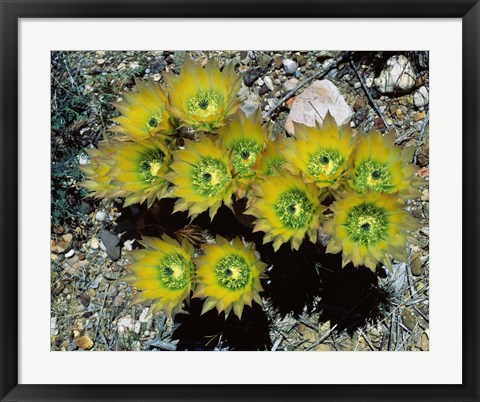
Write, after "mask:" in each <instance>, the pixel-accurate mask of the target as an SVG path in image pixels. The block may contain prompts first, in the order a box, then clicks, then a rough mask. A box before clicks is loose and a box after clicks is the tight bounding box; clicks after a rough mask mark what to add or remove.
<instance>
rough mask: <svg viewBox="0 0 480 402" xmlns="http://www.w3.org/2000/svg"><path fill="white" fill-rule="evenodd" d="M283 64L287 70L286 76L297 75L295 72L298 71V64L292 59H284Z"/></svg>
mask: <svg viewBox="0 0 480 402" xmlns="http://www.w3.org/2000/svg"><path fill="white" fill-rule="evenodd" d="M282 64H283V69H284V70H285V74H287V75H292V74H293V73H295V70H296V69H297V62H295V61H293V60H290V59H284V60H283V61H282Z"/></svg>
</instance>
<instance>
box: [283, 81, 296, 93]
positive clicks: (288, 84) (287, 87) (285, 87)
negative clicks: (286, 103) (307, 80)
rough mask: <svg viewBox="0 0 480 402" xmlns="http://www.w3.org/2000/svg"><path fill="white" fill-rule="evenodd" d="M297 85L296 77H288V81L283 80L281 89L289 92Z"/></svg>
mask: <svg viewBox="0 0 480 402" xmlns="http://www.w3.org/2000/svg"><path fill="white" fill-rule="evenodd" d="M297 85H298V80H297V79H296V78H290V79H289V80H288V81H285V82H284V83H283V85H282V89H283V90H284V91H285V92H289V91H291V90H292V89H294V88H295V87H296V86H297Z"/></svg>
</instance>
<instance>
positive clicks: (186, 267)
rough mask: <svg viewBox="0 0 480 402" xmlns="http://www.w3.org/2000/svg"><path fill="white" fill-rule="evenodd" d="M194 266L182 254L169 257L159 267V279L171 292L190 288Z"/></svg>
mask: <svg viewBox="0 0 480 402" xmlns="http://www.w3.org/2000/svg"><path fill="white" fill-rule="evenodd" d="M192 270H193V266H192V264H191V263H188V262H187V261H186V260H185V258H184V257H183V256H182V255H180V254H170V255H167V256H166V257H165V258H163V259H162V260H161V261H160V265H159V266H158V279H160V281H161V282H162V284H163V285H164V286H165V287H166V288H168V289H171V290H179V289H184V288H185V287H187V286H188V283H189V280H190V277H191V274H192Z"/></svg>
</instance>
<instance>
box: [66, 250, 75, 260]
mask: <svg viewBox="0 0 480 402" xmlns="http://www.w3.org/2000/svg"><path fill="white" fill-rule="evenodd" d="M74 255H75V250H74V249H71V250H70V251H69V252H68V253H67V254H65V257H66V258H71V257H73V256H74Z"/></svg>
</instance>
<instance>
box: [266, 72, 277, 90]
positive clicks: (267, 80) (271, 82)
mask: <svg viewBox="0 0 480 402" xmlns="http://www.w3.org/2000/svg"><path fill="white" fill-rule="evenodd" d="M263 81H264V82H265V85H266V86H267V88H268V89H269V90H270V91H273V90H274V89H275V87H274V86H273V81H272V79H271V78H270V77H269V76H266V77H265V78H264V79H263Z"/></svg>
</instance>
